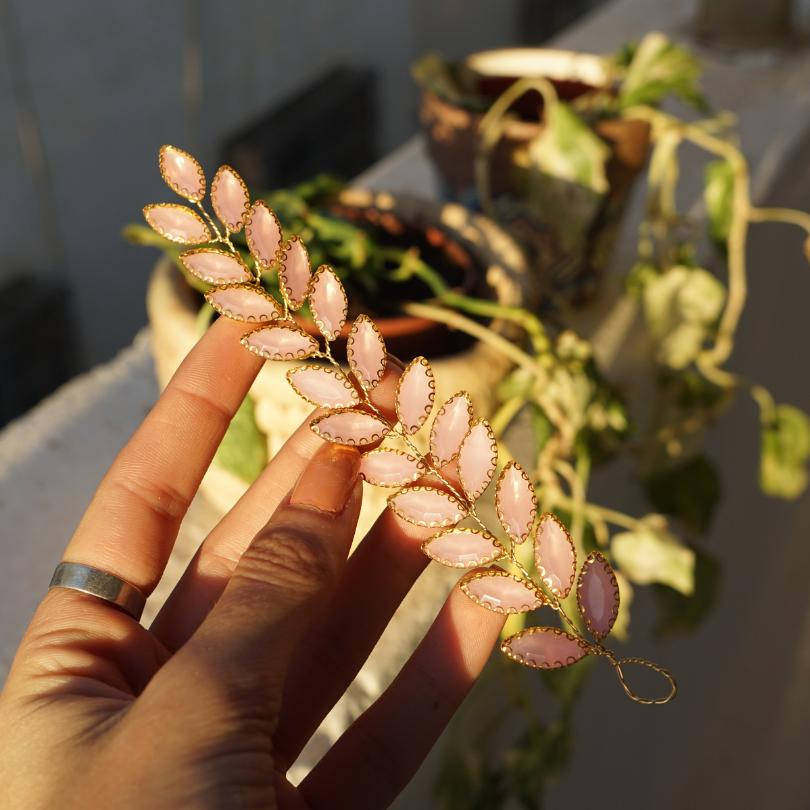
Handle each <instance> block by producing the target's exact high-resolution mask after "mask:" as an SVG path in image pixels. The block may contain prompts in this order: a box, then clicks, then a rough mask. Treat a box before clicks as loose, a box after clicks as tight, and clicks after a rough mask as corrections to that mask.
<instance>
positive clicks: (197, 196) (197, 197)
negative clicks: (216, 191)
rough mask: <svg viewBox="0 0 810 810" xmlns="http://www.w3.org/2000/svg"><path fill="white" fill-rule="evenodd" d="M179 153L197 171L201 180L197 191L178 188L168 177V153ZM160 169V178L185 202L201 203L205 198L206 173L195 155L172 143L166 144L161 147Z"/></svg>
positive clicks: (159, 153)
mask: <svg viewBox="0 0 810 810" xmlns="http://www.w3.org/2000/svg"><path fill="white" fill-rule="evenodd" d="M170 150H171V151H172V152H177V153H178V154H180V155H182V156H183V157H184V158H186V159H187V160H189V161H190V162H191V163H192V165H193V166H194V168H195V169H196V170H197V176H198V177H199V179H200V185H199V188H198V190H197V191H194V190H192V189H187V188H183V187H182V186H178V185H177V183H175V182H174V181H173V180H172V179H171V178H170V177H169V175H168V173H167V171H166V153H167V152H169V151H170ZM158 169H159V171H160V176H161V177H162V178H163V182H164V183H165V184H166V185H167V186H168V187H169V188H170V189H171V190H172V191H173V192H174V193H175V194H178V195H179V196H180V197H182V198H183V199H185V200H188V201H189V202H193V203H198V202H201V201H202V199H203V198H204V197H205V172H204V171H203V167H202V166H201V165H200V162H199V161H198V160H197V158H195V157H194V156H193V155H190V154H189V153H188V152H186V150H185V149H181V148H180V147H179V146H172V144H170V143H164V144H163V146H161V147H160V151H159V152H158Z"/></svg>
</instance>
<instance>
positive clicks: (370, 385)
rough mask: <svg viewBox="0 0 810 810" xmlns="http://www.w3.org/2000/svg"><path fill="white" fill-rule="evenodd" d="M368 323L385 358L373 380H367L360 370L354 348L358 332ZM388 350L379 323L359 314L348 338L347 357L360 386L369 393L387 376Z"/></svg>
mask: <svg viewBox="0 0 810 810" xmlns="http://www.w3.org/2000/svg"><path fill="white" fill-rule="evenodd" d="M365 325H368V326H370V327H371V329H372V331H373V332H374V335H375V336H376V338H377V341H378V342H379V344H380V348H381V349H382V354H383V359H382V362H381V363H380V365H379V368H378V369H377V372H376V375H375V377H374V379H373V380H366V379H365V375H364V374H363V373H362V372H361V371H360V368H359V366H358V363H357V356H356V351H355V348H354V341H355V340H356V339H357V332H358V331H359V329H360V327H361V326H365ZM387 356H388V355H387V352H386V350H385V341H384V340H383V336H382V334H380V330H379V329H378V328H377V324H376V323H374V321H372V320H371V318H369V317H368V315H358V316H357V317H356V318H355V320H354V323H353V324H352V328H351V329H350V330H349V336H348V338H347V339H346V357H347V358H348V360H349V368H350V369H351V370H352V374H354V376H355V379H356V380H357V382H359V383H360V387H361V388H362V389H363V390H364V391H365V392H366V393H368V392H369V391H371V390H373V389H374V388H376V387H377V386H378V385H379V384H380V382H381V381H382V378H383V377H384V376H385V369H386V367H387V363H386V358H387Z"/></svg>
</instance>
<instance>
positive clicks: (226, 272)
mask: <svg viewBox="0 0 810 810" xmlns="http://www.w3.org/2000/svg"><path fill="white" fill-rule="evenodd" d="M180 260H181V261H182V262H183V265H184V266H185V268H186V270H188V271H189V273H191V274H192V275H194V276H197V278H199V279H202V280H203V281H205V282H207V283H208V284H239V283H241V282H245V281H250V278H251V276H250V271H249V270H248V269H247V267H245V265H244V264H242V262H240V261H239V260H238V259H237V258H236V257H235V256H233V255H231V254H228V253H223V252H222V251H221V250H216V249H213V248H212V249H210V250H199V251H188V252H186V253H183V254H182V255H181V256H180Z"/></svg>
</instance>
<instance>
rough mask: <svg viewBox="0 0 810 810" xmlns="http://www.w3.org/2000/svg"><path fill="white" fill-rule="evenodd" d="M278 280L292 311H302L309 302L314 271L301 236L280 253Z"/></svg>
mask: <svg viewBox="0 0 810 810" xmlns="http://www.w3.org/2000/svg"><path fill="white" fill-rule="evenodd" d="M278 258H279V262H280V263H279V268H278V278H279V281H280V282H281V294H282V295H283V296H284V297H285V298H286V299H287V303H288V304H289V305H290V309H300V308H301V307H302V306H303V305H304V301H306V300H307V293H308V292H309V280H310V277H311V274H312V270H311V269H310V266H309V254H308V253H307V249H306V247H304V243H303V242H302V241H301V237H300V236H293V237H292V238H291V239H290V241H289V242H287V244H286V245H285V246H284V248H283V250H282V251H281V252H280V253H279V256H278Z"/></svg>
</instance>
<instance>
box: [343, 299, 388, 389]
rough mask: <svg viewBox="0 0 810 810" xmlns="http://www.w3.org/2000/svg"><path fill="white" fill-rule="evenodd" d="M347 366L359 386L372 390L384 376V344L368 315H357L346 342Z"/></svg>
mask: <svg viewBox="0 0 810 810" xmlns="http://www.w3.org/2000/svg"><path fill="white" fill-rule="evenodd" d="M346 355H347V356H348V358H349V366H350V367H351V370H352V373H353V374H354V376H355V377H356V378H357V381H358V382H359V383H360V385H362V386H363V388H365V389H366V390H367V391H368V390H370V389H372V388H374V387H375V386H376V385H377V384H378V383H379V382H380V380H381V379H382V378H383V374H385V365H386V353H385V342H384V341H383V338H382V335H381V334H380V333H379V330H378V329H377V326H376V324H375V323H374V321H372V320H371V318H369V317H368V315H358V317H357V319H356V320H355V322H354V323H353V324H352V328H351V331H350V332H349V337H348V339H347V342H346Z"/></svg>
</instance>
